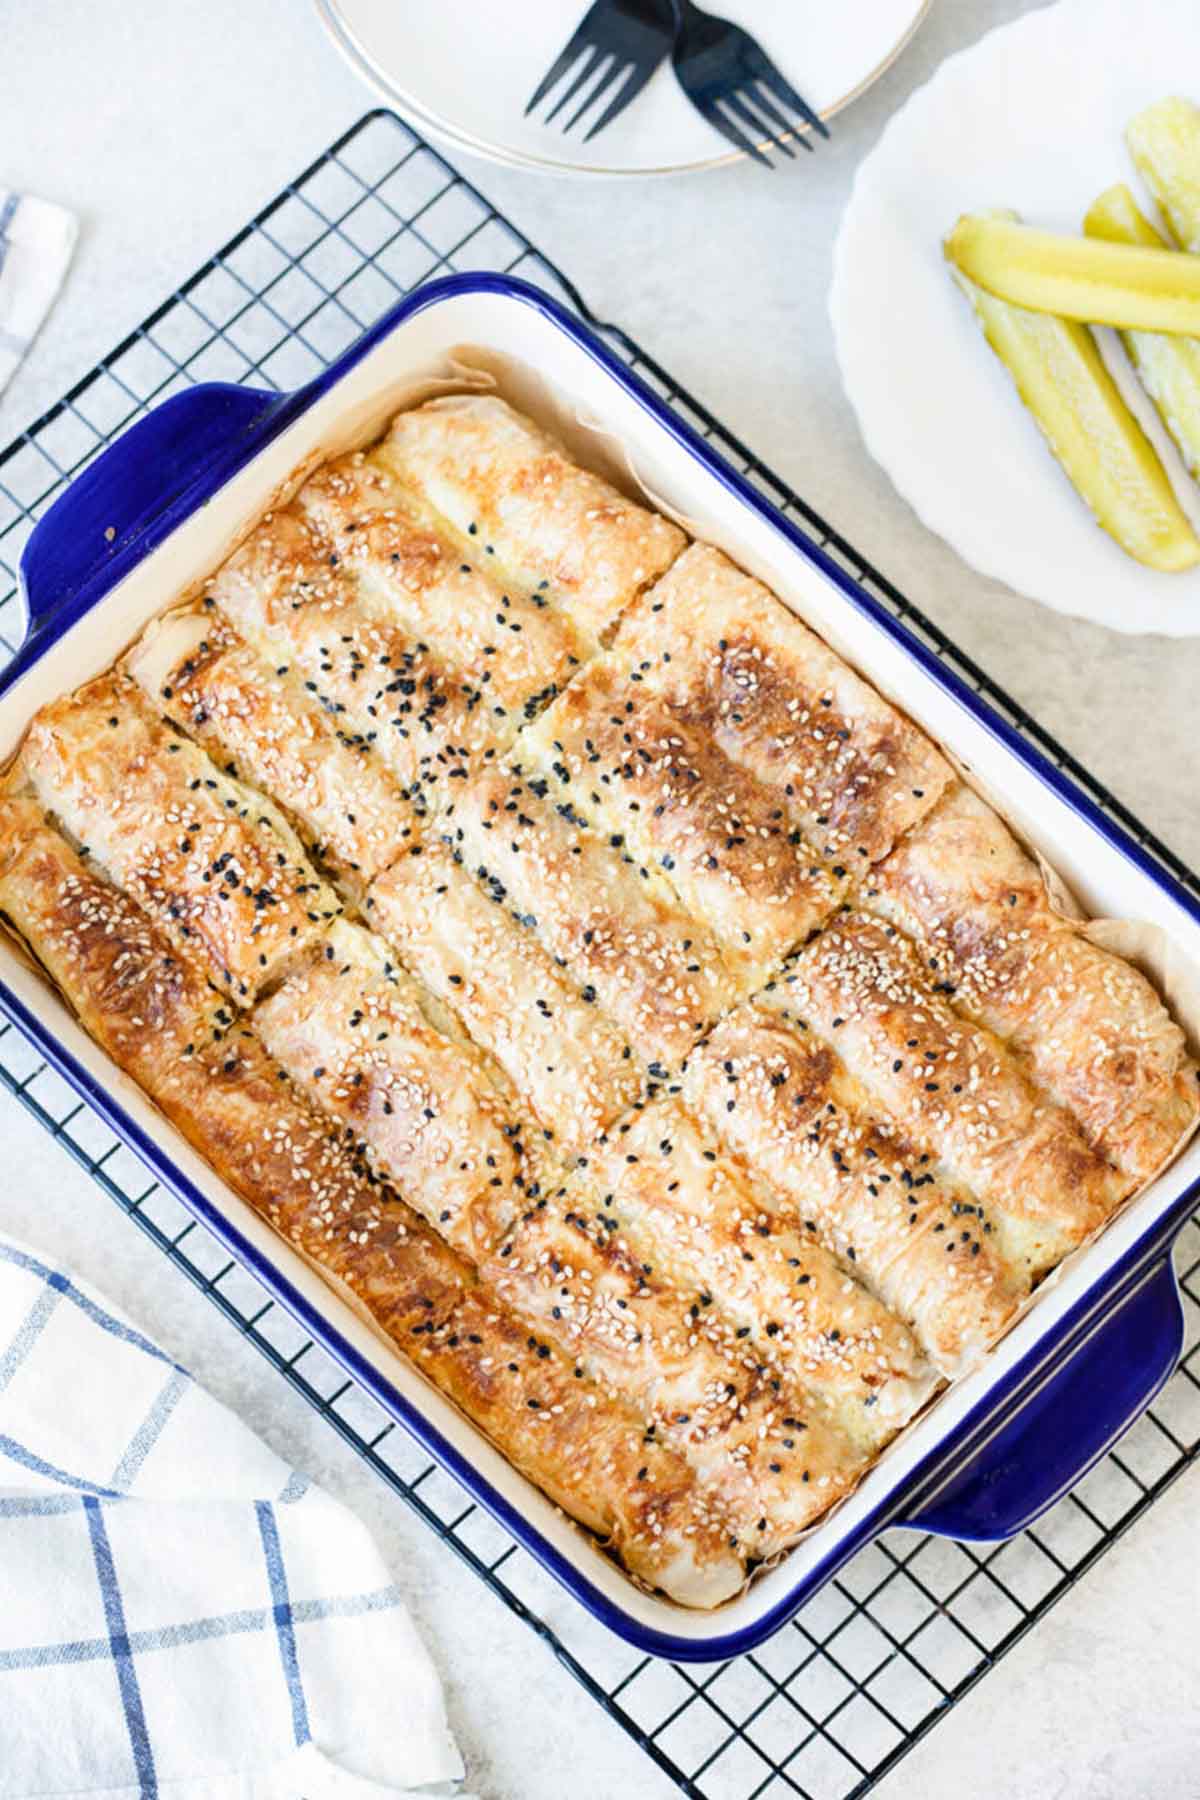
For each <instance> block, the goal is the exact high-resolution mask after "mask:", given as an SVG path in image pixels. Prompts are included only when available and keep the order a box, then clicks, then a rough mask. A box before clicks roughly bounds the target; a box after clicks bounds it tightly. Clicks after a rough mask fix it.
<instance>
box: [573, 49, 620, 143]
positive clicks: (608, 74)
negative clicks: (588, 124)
mask: <svg viewBox="0 0 1200 1800" xmlns="http://www.w3.org/2000/svg"><path fill="white" fill-rule="evenodd" d="M627 66H628V65H627V63H626V61H625V58H624V57H623V56H618V55H616V54H614V56H613V59H612V61H611V62H610V63H609V65H608V67H607V69H605V70H604V72H603V74H602V75H601V77H600V79H599V81H598V82H597V83H596V85H595V87H594V88H593V89H592V90H591V92H590V93H589V94H585V95H584V98H583V99H582V100H581V101H580V103H579V105H578V106H577V107H576V109H575V111H574V112H573V113H572V114H571V117H570V118H569V119H568V120H567V122H566V124H565V125H564V126H563V130H564V131H571V130H573V128H574V127H575V126H576V125H578V123H579V121H580V119H582V117H583V115H584V113H585V112H587V110H588V108H589V107H592V106H595V104H596V102H597V100H599V98H600V96H601V95H602V94H607V92H608V90H609V88H610V87H611V86H612V84H613V82H614V81H616V80H617V78H618V76H620V75H621V74H622V73H623V71H624V70H625V69H626V68H627Z"/></svg>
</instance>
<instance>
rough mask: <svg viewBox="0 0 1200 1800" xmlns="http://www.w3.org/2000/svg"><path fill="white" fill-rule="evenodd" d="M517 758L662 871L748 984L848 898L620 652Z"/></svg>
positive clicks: (535, 730) (576, 689)
mask: <svg viewBox="0 0 1200 1800" xmlns="http://www.w3.org/2000/svg"><path fill="white" fill-rule="evenodd" d="M514 758H515V759H517V760H519V762H520V764H521V766H522V767H523V768H524V769H525V770H526V771H527V772H529V773H534V772H536V773H538V774H540V775H543V776H544V777H546V778H547V779H548V780H549V782H550V792H551V795H552V797H553V798H554V799H555V800H556V801H567V802H568V803H569V804H570V806H571V808H572V810H573V811H574V812H575V813H577V814H578V815H579V817H580V818H582V819H584V820H586V821H587V822H588V823H590V824H592V825H594V826H595V827H596V829H598V830H601V831H604V832H607V833H610V834H611V836H610V842H612V843H614V844H617V845H621V846H622V847H624V848H626V849H628V851H629V852H630V853H632V855H633V856H634V857H635V858H636V859H637V860H638V861H639V862H641V863H644V864H646V865H648V866H649V867H651V868H653V869H655V870H656V871H658V872H660V873H661V874H662V875H664V876H665V878H666V881H667V883H668V884H669V886H671V887H672V888H673V889H674V890H675V892H676V894H677V895H678V896H679V899H680V901H681V903H682V904H683V905H684V906H685V907H686V908H687V910H688V911H689V912H691V913H693V914H694V915H695V916H696V917H697V918H701V919H703V920H704V921H705V923H706V924H707V925H708V927H709V929H710V930H711V931H712V932H713V934H714V936H715V937H716V939H717V942H718V944H719V945H720V947H721V951H722V953H723V955H724V958H725V961H726V963H727V964H728V966H729V967H730V968H731V969H732V970H734V971H735V972H736V973H737V975H738V977H739V979H740V981H741V982H742V984H743V986H744V987H745V988H747V989H748V988H751V987H757V986H759V985H761V983H762V982H763V981H764V980H765V979H766V977H767V975H768V974H769V973H770V972H771V970H772V968H774V967H776V966H777V965H778V963H779V961H780V960H781V958H782V957H784V956H786V955H787V953H788V951H789V950H791V949H794V947H795V946H796V945H797V944H800V943H803V942H804V940H805V938H807V937H808V936H809V934H810V932H812V931H813V929H814V928H815V927H816V926H817V925H819V924H820V923H821V921H822V920H823V919H825V918H827V917H828V916H829V914H830V913H831V912H832V911H833V909H834V907H835V906H837V905H838V903H839V901H840V900H841V898H842V897H843V894H844V890H845V880H844V878H839V877H836V876H834V875H833V873H832V871H831V870H830V868H829V867H828V865H826V864H824V863H822V862H821V860H820V859H819V858H818V857H816V856H815V855H814V853H813V852H812V851H811V849H809V847H808V846H807V845H806V844H805V843H804V840H803V839H802V837H801V835H800V833H799V832H798V831H797V830H796V828H795V827H794V826H793V824H792V823H791V821H790V820H789V819H788V818H787V816H786V814H785V813H784V810H783V808H782V807H781V806H780V804H779V797H778V795H777V794H776V793H775V792H773V791H772V790H771V789H770V788H768V787H765V786H764V785H763V783H762V782H760V781H758V780H757V779H756V778H755V776H753V775H751V774H749V773H748V772H747V771H746V770H745V769H743V768H740V767H739V766H738V765H737V764H736V763H733V762H730V761H729V759H728V758H727V757H726V756H725V755H724V754H723V752H722V751H721V750H720V749H719V748H718V746H717V745H716V744H715V743H714V742H713V740H712V738H711V737H709V736H708V735H706V734H705V733H703V732H701V731H697V730H696V729H695V728H694V727H693V726H692V725H691V724H690V723H689V722H687V721H685V720H683V719H681V718H679V717H677V716H676V715H675V713H674V711H673V709H671V708H670V707H668V706H667V705H666V704H665V703H664V702H663V701H661V700H659V699H658V698H657V697H656V696H655V695H653V694H649V693H647V692H646V690H645V688H644V686H642V685H640V684H639V683H637V682H636V680H635V681H630V680H628V679H626V678H625V677H623V676H622V675H621V674H620V673H619V672H618V669H617V667H616V663H615V659H614V658H613V657H603V658H601V659H599V660H598V661H596V662H593V663H592V664H591V665H590V666H589V667H588V668H587V669H585V670H584V671H583V673H582V674H581V675H579V676H577V677H576V679H575V680H574V681H573V682H572V683H571V685H570V687H569V688H568V689H567V691H566V692H565V693H564V694H562V695H560V696H559V698H558V699H557V700H556V701H555V703H554V705H553V706H551V707H550V708H549V709H548V711H546V712H545V713H543V714H542V716H541V718H540V719H539V720H538V721H537V723H536V724H535V725H533V726H532V727H531V728H530V729H529V730H527V731H526V732H525V733H524V734H523V735H522V737H521V739H520V740H519V742H518V744H517V747H516V749H515V751H514ZM843 876H844V871H843Z"/></svg>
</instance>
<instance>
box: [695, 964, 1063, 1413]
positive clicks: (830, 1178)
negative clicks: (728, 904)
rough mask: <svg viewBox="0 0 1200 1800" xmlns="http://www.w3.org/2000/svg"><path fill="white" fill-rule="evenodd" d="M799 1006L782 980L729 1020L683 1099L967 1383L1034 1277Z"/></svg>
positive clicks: (706, 1046)
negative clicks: (1003, 1249)
mask: <svg viewBox="0 0 1200 1800" xmlns="http://www.w3.org/2000/svg"><path fill="white" fill-rule="evenodd" d="M790 1003H791V989H790V988H789V987H788V986H787V984H786V983H780V984H778V985H777V986H775V987H772V988H769V989H767V990H766V991H765V992H764V993H762V994H760V995H757V996H756V998H755V999H754V1000H753V1001H751V1002H749V1003H748V1004H746V1005H745V1006H740V1007H739V1008H738V1009H737V1011H736V1012H733V1013H731V1014H730V1015H729V1016H728V1018H725V1019H722V1020H720V1021H719V1022H718V1024H717V1026H716V1027H715V1029H714V1030H713V1031H712V1032H711V1033H710V1035H709V1036H708V1037H707V1038H706V1039H705V1041H704V1043H703V1044H701V1045H700V1047H699V1048H698V1049H697V1050H695V1051H694V1052H693V1054H692V1056H691V1058H690V1059H689V1061H688V1065H687V1070H686V1072H685V1075H684V1079H683V1091H684V1094H685V1095H686V1097H687V1100H688V1102H689V1104H690V1105H691V1106H692V1107H693V1108H694V1109H695V1110H696V1111H697V1112H698V1113H700V1114H702V1115H703V1116H704V1117H705V1118H706V1119H707V1121H708V1123H709V1125H710V1126H711V1127H712V1129H713V1130H714V1131H716V1132H717V1133H718V1134H719V1135H720V1137H721V1139H722V1140H723V1141H724V1143H726V1144H727V1145H728V1146H729V1148H730V1149H731V1150H733V1151H735V1152H736V1153H737V1155H738V1156H739V1157H741V1158H742V1159H743V1160H744V1161H745V1162H746V1163H747V1164H748V1166H749V1167H750V1168H751V1169H753V1171H754V1172H755V1174H756V1176H757V1177H759V1179H760V1181H761V1183H762V1185H763V1186H764V1187H765V1188H766V1189H767V1190H768V1191H769V1192H770V1194H771V1196H772V1198H773V1200H774V1201H775V1203H776V1206H777V1208H778V1210H779V1214H780V1216H781V1217H782V1218H784V1219H787V1220H790V1221H791V1222H792V1223H793V1224H794V1226H795V1228H796V1229H797V1230H798V1231H801V1232H803V1234H804V1236H805V1238H806V1240H809V1241H815V1242H817V1243H820V1244H823V1245H824V1246H825V1248H826V1249H827V1250H829V1251H830V1252H831V1253H832V1254H833V1255H834V1256H836V1257H838V1258H839V1259H840V1260H841V1262H842V1263H843V1264H845V1265H847V1266H849V1267H851V1268H853V1270H854V1272H855V1274H856V1275H857V1276H858V1278H859V1279H860V1280H861V1281H862V1282H863V1283H865V1285H866V1286H867V1287H868V1288H869V1289H870V1290H871V1292H872V1293H874V1294H877V1295H878V1296H879V1298H880V1299H881V1300H882V1301H883V1302H884V1303H885V1305H887V1306H888V1307H890V1308H891V1310H892V1311H893V1312H894V1313H895V1314H896V1316H897V1317H898V1318H900V1319H903V1320H904V1321H905V1323H906V1324H908V1325H909V1327H910V1328H911V1329H912V1331H913V1333H914V1335H915V1337H916V1338H917V1341H918V1342H919V1343H920V1345H921V1347H922V1349H923V1350H924V1352H925V1354H926V1355H927V1356H928V1357H929V1359H930V1361H931V1362H932V1363H933V1364H934V1366H935V1367H936V1368H938V1369H940V1370H941V1372H942V1374H943V1375H947V1376H949V1377H951V1378H953V1377H955V1376H958V1375H961V1374H962V1373H964V1371H965V1370H967V1369H968V1368H970V1367H971V1366H972V1365H973V1364H974V1363H976V1362H978V1360H979V1358H980V1356H981V1355H982V1353H983V1351H984V1350H986V1349H987V1347H988V1345H989V1344H990V1343H991V1342H992V1341H993V1340H994V1339H995V1338H996V1337H997V1336H999V1334H1000V1332H1001V1331H1002V1330H1003V1329H1004V1327H1005V1325H1006V1324H1007V1323H1008V1321H1009V1320H1010V1319H1011V1317H1012V1315H1013V1313H1014V1312H1015V1311H1016V1308H1017V1306H1018V1305H1019V1304H1020V1302H1021V1300H1023V1299H1024V1297H1025V1295H1026V1294H1027V1293H1028V1292H1029V1289H1030V1285H1031V1282H1030V1274H1029V1271H1028V1269H1027V1268H1026V1267H1020V1266H1014V1265H1013V1264H1012V1263H1010V1262H1009V1261H1008V1260H1007V1259H1006V1258H1005V1257H1003V1256H1002V1255H1001V1253H1000V1247H999V1240H998V1238H997V1236H996V1233H995V1228H994V1226H993V1223H992V1216H991V1211H990V1209H989V1208H988V1207H986V1206H985V1205H984V1204H983V1202H982V1201H981V1200H979V1199H977V1198H976V1196H975V1195H974V1194H973V1193H971V1192H970V1191H969V1190H967V1189H965V1188H963V1187H961V1186H959V1185H957V1184H955V1183H954V1182H953V1181H952V1180H951V1179H950V1177H949V1176H948V1175H947V1173H946V1171H945V1170H944V1169H943V1168H942V1166H941V1165H940V1164H939V1163H938V1162H937V1161H936V1159H935V1158H934V1156H933V1154H932V1152H931V1151H930V1150H929V1149H927V1148H922V1147H921V1145H920V1144H919V1143H917V1142H915V1141H914V1140H913V1138H912V1137H910V1136H909V1134H908V1133H907V1132H906V1131H905V1130H904V1129H903V1128H902V1127H901V1126H900V1125H899V1124H898V1122H897V1121H896V1120H895V1119H894V1118H890V1117H889V1116H888V1115H887V1113H885V1112H884V1111H883V1109H882V1108H881V1107H880V1106H879V1104H878V1102H877V1101H876V1100H875V1099H874V1098H873V1096H872V1095H871V1094H870V1093H869V1092H868V1091H867V1089H866V1088H865V1087H864V1086H863V1084H862V1083H861V1082H859V1081H856V1080H855V1079H854V1078H853V1077H852V1076H851V1075H850V1074H849V1073H848V1071H847V1070H846V1068H845V1066H844V1064H843V1063H842V1062H841V1061H840V1059H839V1058H838V1057H837V1056H836V1055H835V1053H834V1051H833V1050H832V1049H831V1048H830V1047H829V1045H828V1044H827V1043H825V1042H824V1041H823V1040H821V1039H820V1038H818V1037H817V1036H816V1035H815V1034H814V1033H813V1032H811V1031H809V1030H808V1029H807V1028H806V1026H805V1025H804V1023H803V1021H802V1020H800V1019H799V1018H798V1017H797V1016H796V1015H795V1014H794V1013H791V1012H790ZM839 1030H840V1027H839Z"/></svg>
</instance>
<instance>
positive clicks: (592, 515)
mask: <svg viewBox="0 0 1200 1800" xmlns="http://www.w3.org/2000/svg"><path fill="white" fill-rule="evenodd" d="M378 454H379V458H380V460H381V461H382V462H384V463H385V464H386V465H387V466H389V467H390V468H392V469H394V470H395V471H396V473H397V474H398V475H399V476H400V477H401V479H402V480H403V481H405V482H407V483H410V484H411V485H412V486H413V487H415V488H416V489H417V490H418V491H419V492H420V493H421V494H422V495H423V496H424V497H425V499H426V500H428V502H429V503H430V505H431V506H433V507H435V508H436V510H437V511H438V512H439V513H441V514H442V515H443V517H445V518H446V519H448V520H449V521H450V523H451V524H452V525H454V526H455V527H456V529H457V530H458V531H460V532H462V533H463V534H464V535H465V536H467V537H469V538H470V539H471V541H472V544H477V545H478V546H479V548H480V551H481V552H482V554H483V555H484V556H485V557H488V558H489V559H492V558H494V561H495V564H496V567H497V568H498V569H499V570H500V571H502V579H504V580H506V581H507V580H515V581H516V582H518V583H520V584H521V585H523V586H525V587H527V588H529V589H533V590H535V591H539V592H543V593H545V594H547V595H548V596H549V597H550V599H551V600H552V602H553V603H554V604H555V605H558V606H561V607H562V608H563V609H564V610H565V611H567V612H568V613H569V614H570V616H571V618H572V619H574V621H575V623H576V625H577V626H578V627H579V628H580V630H581V631H583V632H585V633H587V634H588V635H589V636H591V637H593V638H600V637H602V636H603V634H604V632H605V631H606V630H607V629H608V627H609V626H610V625H611V624H612V623H613V621H614V620H615V619H616V617H617V615H618V614H619V613H620V611H621V609H622V607H624V606H627V605H628V603H629V602H630V600H632V599H633V598H634V596H635V595H636V594H637V593H638V592H639V590H640V589H641V588H643V587H645V586H646V585H647V583H648V582H651V581H653V580H654V579H655V577H656V576H658V575H661V574H662V572H663V570H664V569H666V568H667V567H668V566H669V564H670V563H671V562H672V561H673V560H674V558H675V557H676V556H678V554H679V552H680V551H681V550H682V549H683V547H684V544H685V543H686V542H687V539H686V538H685V537H684V534H683V532H682V531H680V529H679V527H678V526H677V525H672V524H671V522H670V520H669V519H664V518H662V517H660V516H659V515H658V514H657V513H651V512H647V511H646V509H645V508H644V507H642V506H638V505H636V504H635V503H634V502H633V501H632V500H627V499H626V498H625V496H624V495H623V494H619V493H618V492H617V490H616V489H615V488H614V487H611V486H610V485H609V483H608V482H607V481H603V480H602V479H601V478H600V476H598V475H593V474H592V473H591V472H590V471H589V470H587V469H581V468H580V467H579V466H578V464H576V463H573V462H572V461H571V460H570V458H569V457H568V456H567V454H566V452H565V451H564V450H563V448H562V446H561V445H560V444H558V443H556V442H555V441H554V439H553V438H551V437H549V436H548V435H547V434H546V433H545V432H543V431H540V430H539V429H538V427H537V426H536V425H534V424H533V423H532V421H531V420H529V419H526V418H523V417H522V416H521V414H520V413H518V412H515V411H514V410H513V408H512V407H511V406H508V405H507V404H506V403H505V402H504V401H503V400H501V399H499V398H498V397H497V396H495V395H493V394H456V395H452V396H449V397H447V398H445V399H441V400H430V401H429V402H428V403H427V404H426V405H424V406H420V407H416V408H414V409H413V410H412V411H410V412H403V413H401V414H400V415H399V416H398V417H397V418H396V419H394V420H393V422H392V425H391V428H390V429H389V431H388V434H387V436H386V437H385V438H384V440H383V443H382V444H381V445H380V446H379V452H378Z"/></svg>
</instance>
